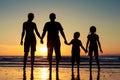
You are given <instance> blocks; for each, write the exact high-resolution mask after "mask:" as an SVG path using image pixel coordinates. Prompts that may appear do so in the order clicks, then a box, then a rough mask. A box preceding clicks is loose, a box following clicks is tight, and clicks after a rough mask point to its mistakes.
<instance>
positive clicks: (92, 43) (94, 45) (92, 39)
mask: <svg viewBox="0 0 120 80" xmlns="http://www.w3.org/2000/svg"><path fill="white" fill-rule="evenodd" d="M87 38H88V39H87V43H86V51H87V50H88V49H87V48H88V45H89V51H88V55H89V57H90V70H91V68H92V56H93V52H94V56H95V59H96V63H97V66H98V70H100V66H99V60H98V56H99V54H98V46H99V49H100V51H101V52H102V53H103V51H102V48H101V44H100V41H99V36H98V35H97V34H96V27H95V26H91V27H90V34H89V35H88V36H87Z"/></svg>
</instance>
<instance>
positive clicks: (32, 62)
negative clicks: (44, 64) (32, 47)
mask: <svg viewBox="0 0 120 80" xmlns="http://www.w3.org/2000/svg"><path fill="white" fill-rule="evenodd" d="M34 59H35V51H31V70H32V71H33V67H34Z"/></svg>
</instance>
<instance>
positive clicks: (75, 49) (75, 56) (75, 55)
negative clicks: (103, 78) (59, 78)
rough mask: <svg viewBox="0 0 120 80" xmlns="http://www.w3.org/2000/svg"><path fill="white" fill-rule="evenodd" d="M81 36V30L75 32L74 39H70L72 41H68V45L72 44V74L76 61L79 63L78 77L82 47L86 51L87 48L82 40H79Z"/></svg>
mask: <svg viewBox="0 0 120 80" xmlns="http://www.w3.org/2000/svg"><path fill="white" fill-rule="evenodd" d="M79 37H80V33H79V32H75V33H74V39H72V40H71V41H70V43H66V44H67V45H70V44H72V51H71V52H72V58H71V60H72V75H73V70H74V69H73V68H74V63H75V61H76V63H77V73H78V77H79V62H80V61H79V60H80V47H81V48H82V49H83V50H84V51H85V48H84V47H83V45H82V42H81V40H79V39H78V38H79Z"/></svg>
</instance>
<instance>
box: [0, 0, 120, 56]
mask: <svg viewBox="0 0 120 80" xmlns="http://www.w3.org/2000/svg"><path fill="white" fill-rule="evenodd" d="M30 12H32V13H34V15H35V18H34V20H33V22H35V23H36V24H37V28H38V31H39V32H40V34H42V30H43V27H44V24H45V23H46V22H47V21H49V14H50V13H52V12H53V13H56V17H57V19H56V21H58V22H60V23H61V25H62V26H63V28H64V32H65V35H66V38H67V40H68V42H69V41H70V40H71V39H73V34H74V32H76V31H79V32H80V33H81V36H80V38H79V39H80V40H81V41H82V43H83V45H84V47H85V46H86V41H87V35H88V34H89V28H90V26H92V25H94V26H96V28H97V34H98V35H99V37H100V42H101V45H102V48H103V52H104V53H103V54H101V53H100V55H114V54H115V55H116V54H118V55H120V36H119V35H120V0H1V1H0V56H4V55H5V56H9V55H14V56H17V55H18V56H19V55H20V56H23V54H24V52H23V46H21V45H20V39H21V32H22V25H23V22H25V21H27V15H28V13H30ZM36 38H37V51H36V55H39V56H46V55H47V53H46V52H45V51H44V50H43V49H44V47H46V37H45V38H44V44H40V40H39V39H38V37H37V36H36ZM60 38H61V53H62V56H69V55H71V46H67V45H65V44H64V41H63V38H62V37H61V35H60ZM81 55H87V54H85V53H84V52H83V50H82V49H81Z"/></svg>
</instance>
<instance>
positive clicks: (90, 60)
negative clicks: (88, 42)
mask: <svg viewBox="0 0 120 80" xmlns="http://www.w3.org/2000/svg"><path fill="white" fill-rule="evenodd" d="M89 57H90V59H89V62H90V71H91V69H92V55H90V56H89Z"/></svg>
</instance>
